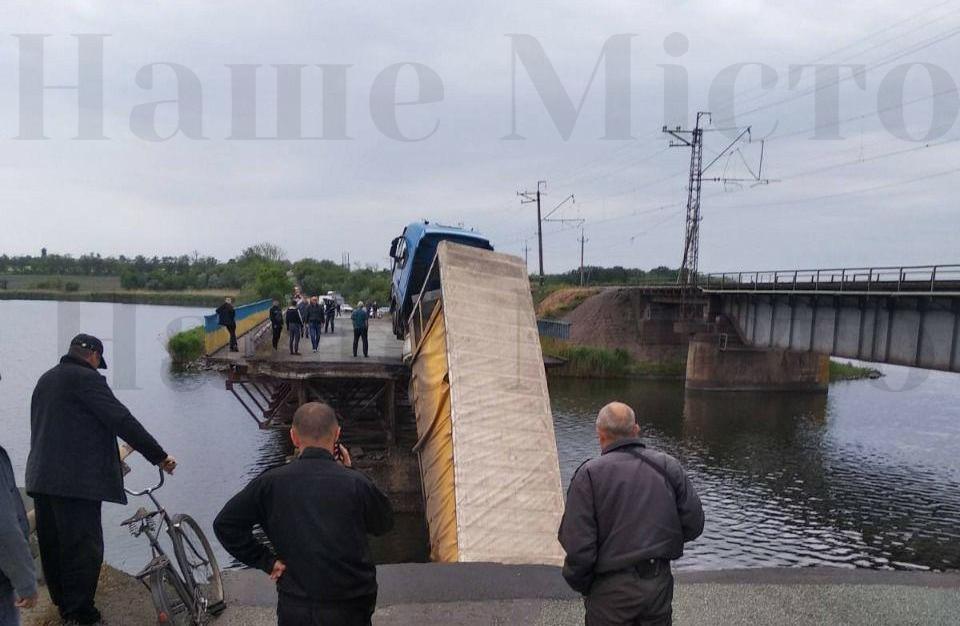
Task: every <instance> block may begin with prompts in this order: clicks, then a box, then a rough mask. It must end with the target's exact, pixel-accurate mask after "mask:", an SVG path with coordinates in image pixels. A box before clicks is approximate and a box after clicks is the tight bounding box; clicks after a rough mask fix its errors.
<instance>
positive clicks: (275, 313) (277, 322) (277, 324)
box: [270, 300, 283, 350]
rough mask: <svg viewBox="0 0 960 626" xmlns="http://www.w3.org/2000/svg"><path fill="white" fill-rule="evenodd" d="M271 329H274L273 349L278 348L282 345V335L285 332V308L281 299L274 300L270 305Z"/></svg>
mask: <svg viewBox="0 0 960 626" xmlns="http://www.w3.org/2000/svg"><path fill="white" fill-rule="evenodd" d="M270 330H272V331H273V349H274V350H276V349H277V346H279V345H280V335H281V334H283V310H282V309H281V308H280V301H279V300H274V301H273V306H272V307H270Z"/></svg>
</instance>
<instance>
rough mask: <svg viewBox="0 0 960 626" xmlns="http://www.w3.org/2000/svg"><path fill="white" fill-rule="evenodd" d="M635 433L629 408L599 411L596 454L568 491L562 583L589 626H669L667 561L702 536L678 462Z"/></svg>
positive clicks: (696, 503)
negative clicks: (580, 600) (580, 602)
mask: <svg viewBox="0 0 960 626" xmlns="http://www.w3.org/2000/svg"><path fill="white" fill-rule="evenodd" d="M639 434H640V427H639V426H638V425H637V419H636V416H635V415H634V412H633V410H632V409H631V408H630V407H628V406H627V405H625V404H622V403H620V402H613V403H610V404H608V405H607V406H605V407H603V409H601V410H600V414H599V415H598V416H597V438H598V439H599V441H600V448H601V450H602V453H601V455H600V457H599V458H596V459H592V460H589V461H587V462H585V463H584V464H583V465H581V466H580V467H579V468H578V469H577V471H576V473H575V474H574V476H573V479H572V480H571V481H570V488H569V490H568V492H567V504H566V509H565V510H564V513H563V520H562V521H561V522H560V533H559V539H560V544H561V545H562V546H563V549H564V550H565V551H566V553H567V557H566V560H565V561H564V565H563V577H564V578H565V579H566V580H567V584H569V585H570V587H572V588H573V589H574V590H575V591H579V592H580V593H582V594H583V595H584V607H585V609H586V623H587V625H588V626H591V625H594V624H658V625H659V624H666V625H669V624H671V623H672V619H673V618H672V616H673V608H672V603H673V575H672V574H671V573H670V561H671V560H673V559H677V558H679V557H680V556H681V555H682V554H683V544H684V543H686V542H688V541H692V540H694V539H696V538H697V537H699V536H700V534H701V533H702V532H703V523H704V518H703V507H702V506H701V505H700V498H699V497H698V496H697V492H696V491H695V490H694V488H693V485H692V484H690V481H689V480H688V479H687V476H686V474H685V473H684V471H683V468H682V467H681V466H680V463H678V462H677V460H676V459H674V458H673V457H671V456H670V455H668V454H664V453H662V452H656V451H654V450H650V449H648V448H646V447H645V446H644V445H643V444H642V443H640V439H639Z"/></svg>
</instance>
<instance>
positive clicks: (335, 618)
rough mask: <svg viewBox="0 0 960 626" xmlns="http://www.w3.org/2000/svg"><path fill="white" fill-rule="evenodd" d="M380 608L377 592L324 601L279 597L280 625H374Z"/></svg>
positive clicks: (278, 625) (278, 614) (278, 620)
mask: <svg viewBox="0 0 960 626" xmlns="http://www.w3.org/2000/svg"><path fill="white" fill-rule="evenodd" d="M376 607H377V595H376V594H373V595H371V596H363V597H361V598H357V599H356V600H350V601H346V602H337V603H323V604H320V603H313V602H308V601H304V600H298V599H297V598H291V597H290V596H286V595H284V594H282V593H281V594H279V596H278V597H277V626H330V625H333V624H336V625H337V626H370V623H371V618H372V617H373V612H374V610H375V609H376Z"/></svg>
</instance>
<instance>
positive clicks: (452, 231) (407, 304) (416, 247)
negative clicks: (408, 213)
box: [390, 221, 493, 339]
mask: <svg viewBox="0 0 960 626" xmlns="http://www.w3.org/2000/svg"><path fill="white" fill-rule="evenodd" d="M441 241H453V242H455V243H458V244H462V245H465V246H473V247H475V248H483V249H484V250H493V246H492V245H490V241H489V240H488V239H487V238H486V237H484V236H483V235H481V234H480V233H477V232H474V231H472V230H467V229H464V228H458V227H456V226H443V225H440V224H431V223H430V222H426V221H424V222H413V223H412V224H409V225H408V226H407V227H406V228H404V229H403V234H401V235H400V236H399V237H396V238H395V239H394V240H393V241H392V242H390V258H391V259H393V270H392V277H391V284H390V315H391V317H392V318H393V332H394V334H395V335H396V336H397V338H398V339H403V338H404V336H405V335H406V332H407V318H408V317H410V313H411V312H412V310H413V304H414V299H415V298H416V297H417V296H419V294H420V291H421V289H422V288H423V282H424V281H425V280H426V278H427V272H429V271H430V265H431V264H432V263H433V257H434V256H436V254H437V245H439V243H440V242H441Z"/></svg>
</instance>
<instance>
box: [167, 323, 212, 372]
mask: <svg viewBox="0 0 960 626" xmlns="http://www.w3.org/2000/svg"><path fill="white" fill-rule="evenodd" d="M203 337H204V333H203V327H202V326H197V327H196V328H191V329H189V330H183V331H180V332H179V333H177V334H176V335H172V336H171V337H170V338H169V339H168V340H167V352H168V353H169V354H170V358H171V359H172V360H173V362H174V364H175V365H181V366H182V365H187V364H189V363H193V362H194V361H196V360H197V359H199V358H200V357H201V356H203V347H204V346H203Z"/></svg>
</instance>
